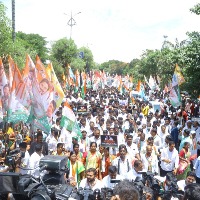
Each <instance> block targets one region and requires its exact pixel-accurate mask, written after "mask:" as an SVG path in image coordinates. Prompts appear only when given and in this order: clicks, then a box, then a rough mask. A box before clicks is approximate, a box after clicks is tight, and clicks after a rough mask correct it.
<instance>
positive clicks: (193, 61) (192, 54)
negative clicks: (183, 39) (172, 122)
mask: <svg viewBox="0 0 200 200" xmlns="http://www.w3.org/2000/svg"><path fill="white" fill-rule="evenodd" d="M187 35H188V37H189V38H188V44H187V46H186V47H184V49H183V51H184V62H185V69H184V71H185V75H186V76H185V79H186V83H185V84H184V85H183V88H184V89H186V90H187V91H189V93H190V94H191V95H192V96H194V97H198V96H199V94H200V87H199V85H200V57H199V55H200V33H199V32H192V33H187Z"/></svg>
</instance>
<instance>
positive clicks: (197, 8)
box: [190, 3, 200, 15]
mask: <svg viewBox="0 0 200 200" xmlns="http://www.w3.org/2000/svg"><path fill="white" fill-rule="evenodd" d="M190 11H191V12H192V13H195V14H197V15H200V3H198V4H196V5H195V6H194V7H193V8H190Z"/></svg>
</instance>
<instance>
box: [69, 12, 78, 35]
mask: <svg viewBox="0 0 200 200" xmlns="http://www.w3.org/2000/svg"><path fill="white" fill-rule="evenodd" d="M80 13H81V12H78V13H76V14H75V15H72V12H71V17H70V19H69V21H68V22H67V25H69V26H70V27H71V28H70V39H71V37H72V27H73V26H74V25H76V21H75V19H74V16H76V15H78V14H80ZM66 15H67V14H66Z"/></svg>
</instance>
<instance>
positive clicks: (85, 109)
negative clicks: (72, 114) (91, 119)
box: [77, 105, 87, 112]
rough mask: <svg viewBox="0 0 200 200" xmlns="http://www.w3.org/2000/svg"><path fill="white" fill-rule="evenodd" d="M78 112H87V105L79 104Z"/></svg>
mask: <svg viewBox="0 0 200 200" xmlns="http://www.w3.org/2000/svg"><path fill="white" fill-rule="evenodd" d="M77 112H87V106H86V105H78V106H77Z"/></svg>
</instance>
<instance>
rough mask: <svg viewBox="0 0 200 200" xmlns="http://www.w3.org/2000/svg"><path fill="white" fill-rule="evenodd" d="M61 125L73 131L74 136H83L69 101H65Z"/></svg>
mask: <svg viewBox="0 0 200 200" xmlns="http://www.w3.org/2000/svg"><path fill="white" fill-rule="evenodd" d="M60 126H61V127H65V128H66V129H67V130H68V131H70V132H72V134H73V136H74V137H78V138H79V139H80V138H81V136H82V134H81V130H80V127H79V126H78V123H77V121H76V116H75V114H74V112H73V111H72V109H71V107H70V105H69V103H68V102H67V101H66V102H65V103H64V107H63V109H62V118H61V122H60Z"/></svg>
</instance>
